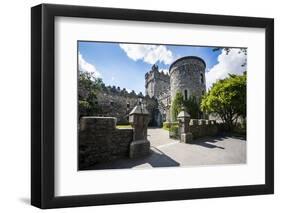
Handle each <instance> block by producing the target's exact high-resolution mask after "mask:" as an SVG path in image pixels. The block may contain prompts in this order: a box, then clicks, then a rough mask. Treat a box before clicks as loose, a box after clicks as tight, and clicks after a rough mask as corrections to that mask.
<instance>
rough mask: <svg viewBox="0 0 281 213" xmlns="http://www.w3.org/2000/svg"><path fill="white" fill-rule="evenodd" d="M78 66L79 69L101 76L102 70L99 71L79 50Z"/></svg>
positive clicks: (97, 76)
mask: <svg viewBox="0 0 281 213" xmlns="http://www.w3.org/2000/svg"><path fill="white" fill-rule="evenodd" d="M78 66H79V70H80V71H82V72H89V73H93V75H94V77H96V78H99V77H101V74H100V72H98V71H97V69H96V67H95V66H94V65H93V64H90V63H88V62H87V61H86V60H85V59H84V58H83V56H82V54H81V53H80V52H79V55H78Z"/></svg>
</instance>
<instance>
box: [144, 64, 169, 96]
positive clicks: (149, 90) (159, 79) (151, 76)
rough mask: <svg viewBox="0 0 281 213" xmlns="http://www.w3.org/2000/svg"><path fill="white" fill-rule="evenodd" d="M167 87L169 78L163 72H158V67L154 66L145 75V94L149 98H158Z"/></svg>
mask: <svg viewBox="0 0 281 213" xmlns="http://www.w3.org/2000/svg"><path fill="white" fill-rule="evenodd" d="M169 87H170V76H169V75H168V74H166V73H164V72H163V71H159V69H158V66H157V65H155V64H154V65H153V66H152V67H151V70H150V71H149V72H147V73H146V74H145V94H146V95H148V96H149V97H151V98H152V97H155V98H158V97H159V95H160V94H161V93H162V92H164V91H166V90H168V89H169Z"/></svg>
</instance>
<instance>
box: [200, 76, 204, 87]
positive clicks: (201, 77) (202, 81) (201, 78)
mask: <svg viewBox="0 0 281 213" xmlns="http://www.w3.org/2000/svg"><path fill="white" fill-rule="evenodd" d="M200 80H201V84H204V76H203V74H202V73H201V74H200Z"/></svg>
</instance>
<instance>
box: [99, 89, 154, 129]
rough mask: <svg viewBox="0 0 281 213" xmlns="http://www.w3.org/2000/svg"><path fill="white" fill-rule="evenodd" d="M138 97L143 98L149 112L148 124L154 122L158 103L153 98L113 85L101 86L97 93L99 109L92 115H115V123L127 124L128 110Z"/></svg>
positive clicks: (136, 102) (137, 100)
mask: <svg viewBox="0 0 281 213" xmlns="http://www.w3.org/2000/svg"><path fill="white" fill-rule="evenodd" d="M139 98H142V99H143V102H144V104H145V105H146V108H147V110H148V111H149V113H150V117H149V119H150V124H151V125H154V124H155V123H156V120H155V119H157V114H155V112H156V111H157V108H158V103H157V100H156V99H155V98H150V97H149V96H143V94H142V93H139V94H136V93H135V92H134V91H131V92H127V90H126V89H122V90H121V89H120V88H119V87H115V86H103V87H102V89H101V91H100V92H98V93H97V99H98V101H97V103H96V104H97V106H98V109H99V111H98V112H97V113H96V114H94V116H103V117H116V119H117V124H129V120H128V116H129V112H130V111H131V110H132V109H133V108H134V107H135V106H136V105H137V104H138V102H139Z"/></svg>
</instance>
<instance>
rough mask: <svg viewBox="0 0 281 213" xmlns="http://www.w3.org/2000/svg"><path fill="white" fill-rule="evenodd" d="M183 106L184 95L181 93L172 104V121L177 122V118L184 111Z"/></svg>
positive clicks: (177, 94) (178, 93)
mask: <svg viewBox="0 0 281 213" xmlns="http://www.w3.org/2000/svg"><path fill="white" fill-rule="evenodd" d="M183 104H184V101H183V95H182V93H181V92H177V93H176V95H175V97H174V100H173V102H172V121H176V120H177V116H178V114H179V113H180V111H181V110H182V107H183Z"/></svg>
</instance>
